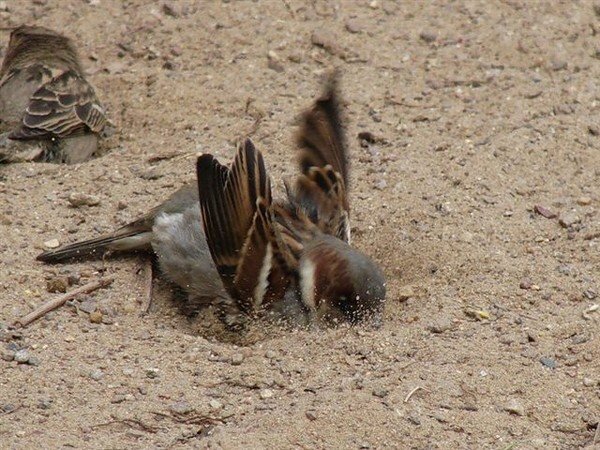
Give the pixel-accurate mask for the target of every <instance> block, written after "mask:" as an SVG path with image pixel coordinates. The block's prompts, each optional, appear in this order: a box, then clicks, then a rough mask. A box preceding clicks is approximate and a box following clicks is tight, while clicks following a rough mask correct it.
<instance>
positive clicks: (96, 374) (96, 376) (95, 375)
mask: <svg viewBox="0 0 600 450" xmlns="http://www.w3.org/2000/svg"><path fill="white" fill-rule="evenodd" d="M89 376H90V378H91V379H92V380H94V381H100V380H101V379H102V378H103V377H104V372H102V371H101V370H100V369H94V370H92V371H91V372H90V374H89Z"/></svg>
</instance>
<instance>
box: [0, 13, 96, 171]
mask: <svg viewBox="0 0 600 450" xmlns="http://www.w3.org/2000/svg"><path fill="white" fill-rule="evenodd" d="M106 122H107V119H106V116H105V113H104V109H103V108H102V106H101V104H100V102H99V101H98V98H97V97H96V93H95V92H94V89H93V88H92V86H91V85H90V84H89V83H88V82H87V80H86V79H85V77H84V75H83V68H82V66H81V63H80V61H79V57H78V55H77V51H76V49H75V46H74V45H73V42H72V41H71V40H70V39H69V38H67V37H65V36H62V35H61V34H59V33H56V32H55V31H52V30H49V29H47V28H43V27H33V26H26V25H23V26H20V27H18V28H16V29H14V30H13V31H12V33H11V35H10V41H9V44H8V50H7V52H6V56H5V58H4V61H3V63H2V66H1V67H0V131H8V132H9V135H8V137H9V138H10V139H13V140H21V141H24V140H37V141H42V142H43V143H44V144H45V145H44V148H45V152H44V153H43V154H42V155H41V157H40V158H39V159H42V160H46V161H58V162H67V163H76V162H82V161H85V160H86V159H88V158H89V157H90V156H91V155H92V154H93V153H94V152H96V150H97V145H98V134H99V133H100V132H101V131H102V130H103V128H104V126H105V124H106Z"/></svg>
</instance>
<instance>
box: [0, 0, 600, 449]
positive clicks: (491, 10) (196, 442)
mask: <svg viewBox="0 0 600 450" xmlns="http://www.w3.org/2000/svg"><path fill="white" fill-rule="evenodd" d="M145 3H146V2H143V1H139V0H127V1H120V0H87V1H82V0H51V1H48V0H33V1H29V0H27V1H26V0H23V1H16V0H9V1H0V24H1V25H2V26H12V25H18V24H21V23H29V24H32V23H37V24H40V25H44V26H48V27H51V28H55V29H58V30H63V31H64V33H66V34H67V35H69V36H71V37H73V38H75V39H76V40H77V42H78V46H79V48H80V52H81V55H82V58H83V61H84V65H85V66H86V68H87V69H88V73H89V79H90V80H91V82H92V83H93V84H94V85H95V86H96V88H97V91H98V94H99V97H100V98H101V100H102V101H103V102H104V104H105V105H106V106H107V109H108V111H109V116H110V118H111V119H112V121H113V122H114V123H115V125H116V128H117V131H116V132H115V134H114V135H112V136H110V137H108V139H106V140H105V141H104V142H103V144H102V145H103V148H102V151H103V154H102V155H101V156H100V157H99V158H96V159H94V160H92V161H90V162H87V163H85V164H81V165H76V166H60V165H53V164H41V163H37V164H36V163H22V164H13V165H10V166H3V167H0V236H1V239H0V341H2V342H0V351H1V356H2V359H1V360H0V447H2V448H7V449H8V448H10V449H13V448H14V449H29V448H66V447H72V448H98V449H100V448H224V449H250V448H251V449H263V448H264V449H279V448H281V449H287V448H305V449H321V448H322V449H333V448H340V449H357V448H362V449H383V448H406V449H498V450H503V449H504V450H508V449H578V448H586V449H588V450H590V449H598V448H600V431H598V420H599V419H600V310H595V309H596V308H597V307H598V306H597V305H598V303H600V248H599V247H600V136H599V134H600V96H599V92H600V91H599V87H598V80H599V79H600V62H599V58H600V37H599V35H598V33H600V6H596V8H595V7H594V6H595V5H594V3H592V2H586V1H561V2H559V1H548V2H541V1H540V2H538V1H535V2H529V1H526V0H522V1H518V0H511V1H509V0H506V1H496V2H488V1H484V0H482V1H435V2H434V1H432V2H420V1H414V2H411V1H405V2H393V1H383V0H373V1H362V0H361V1H355V2H354V1H350V0H348V1H345V0H344V1H312V2H311V1H300V0H265V1H260V2H258V1H227V2H226V1H204V2H189V3H187V2H186V3H185V4H184V3H183V2H181V3H177V2H171V3H168V4H166V6H165V4H164V3H162V2H153V3H152V4H150V5H148V4H145ZM0 38H1V42H2V44H0V45H1V46H0V51H1V52H2V54H3V52H4V49H5V47H6V43H7V41H8V32H7V31H0ZM333 66H335V67H337V68H339V70H340V72H341V74H342V84H341V88H342V92H343V96H344V99H345V105H344V113H345V117H346V123H347V133H348V138H349V139H348V140H349V144H350V147H351V152H352V161H353V166H352V187H351V194H352V205H353V210H352V220H353V241H354V242H355V244H356V245H357V246H358V247H359V248H361V249H363V250H365V251H366V252H368V253H369V254H370V255H372V256H373V257H374V258H375V259H376V260H377V261H379V262H380V263H381V265H382V267H383V268H384V271H385V273H386V276H387V279H388V299H387V305H386V314H385V323H384V325H383V327H382V328H381V329H379V330H372V329H368V328H366V327H358V328H340V329H334V330H329V331H312V332H309V331H287V330H283V329H273V328H269V327H265V326H264V325H263V324H256V325H255V327H253V329H251V330H250V331H249V332H248V333H247V334H246V335H244V336H237V337H236V336H229V335H226V334H223V333H221V332H219V331H218V327H217V326H216V319H214V317H213V316H212V315H211V314H210V313H209V312H207V313H206V314H203V315H202V316H201V317H196V318H188V317H186V316H185V315H183V314H182V313H181V310H180V308H179V304H178V302H177V301H176V300H175V298H176V295H174V293H173V292H172V290H171V287H170V286H169V285H168V284H167V283H166V282H164V281H161V280H156V281H155V283H154V300H153V305H152V308H151V309H150V312H149V314H147V315H145V316H143V317H141V316H140V311H141V308H142V303H143V302H144V299H145V298H146V291H147V289H146V284H147V283H146V280H147V273H145V270H146V269H144V267H145V264H146V263H145V262H146V261H148V258H144V257H143V256H139V255H138V256H131V257H125V258H108V259H106V260H104V261H86V262H79V263H71V264H66V265H58V266H46V265H43V264H41V263H38V262H36V261H35V259H34V258H35V256H36V255H37V254H38V253H39V252H40V251H41V250H42V249H43V248H44V243H46V242H48V241H51V240H53V239H58V240H59V242H60V243H67V242H72V241H75V240H78V239H83V238H88V237H92V236H95V235H97V234H98V233H100V232H107V231H110V230H112V229H114V228H115V227H117V226H120V225H123V224H125V223H127V222H128V221H130V220H132V219H135V218H137V217H138V216H139V215H141V214H142V213H144V212H145V211H147V210H148V209H149V208H150V207H152V206H154V205H156V204H157V203H159V202H160V201H162V200H163V199H165V198H166V197H167V196H168V195H169V194H170V193H171V192H172V191H174V190H175V189H176V188H177V187H179V186H180V185H182V184H183V183H184V182H186V181H188V180H190V179H192V178H193V175H194V166H193V164H194V156H195V154H196V153H197V152H199V151H202V152H211V153H215V154H217V155H218V156H219V157H220V158H222V159H223V160H229V158H230V157H231V155H232V154H233V151H234V148H235V141H236V140H237V139H238V138H240V137H241V136H244V135H246V134H250V135H251V136H252V138H253V140H254V142H255V143H256V145H257V147H258V148H260V149H261V150H262V151H263V152H264V154H265V158H266V160H267V163H268V166H269V169H270V171H271V174H272V176H273V179H274V181H275V182H276V188H277V189H278V190H279V192H282V184H281V180H282V178H283V177H284V176H289V175H290V174H292V173H293V171H294V170H295V167H294V164H293V133H294V131H295V128H294V124H295V121H296V118H297V115H298V113H299V112H300V111H302V109H303V108H306V107H307V106H308V105H310V103H311V101H312V99H314V98H315V96H316V95H318V93H319V92H320V89H321V87H320V80H321V75H322V73H323V72H324V71H325V70H326V69H328V68H330V67H333ZM360 132H370V133H372V135H373V136H374V137H375V138H376V142H375V143H372V144H368V145H367V144H364V143H363V144H364V145H361V142H359V139H358V137H357V136H358V133H360ZM73 192H76V193H85V194H92V195H95V196H97V197H98V198H99V199H100V204H99V205H97V206H90V207H87V206H85V207H80V208H73V207H72V206H70V204H69V202H68V201H67V197H68V196H69V194H71V193H73ZM536 206H537V207H538V208H537V211H536ZM552 213H554V214H558V217H552V216H553V214H552ZM545 216H550V217H549V218H548V217H545ZM100 273H103V274H105V275H111V276H114V277H115V279H116V281H115V282H114V284H113V285H112V286H110V287H109V288H107V289H104V290H100V291H97V292H95V293H93V294H91V295H89V296H84V297H82V298H79V299H78V300H77V301H75V302H72V303H70V304H68V305H65V306H64V307H62V308H60V309H58V310H56V311H55V312H52V313H50V314H48V315H47V316H46V317H44V318H43V319H41V320H39V321H37V322H35V323H33V324H32V325H30V326H29V327H27V328H25V329H22V330H13V329H11V328H10V324H11V323H12V322H13V320H15V319H16V318H17V317H19V316H21V315H23V314H26V313H28V312H29V311H31V310H32V309H33V308H34V307H35V306H36V305H39V304H41V303H42V302H44V301H46V300H48V299H50V298H53V297H55V296H57V295H59V294H54V293H49V292H48V291H47V282H48V281H52V280H54V279H56V278H57V277H58V278H60V277H65V276H68V277H69V278H70V279H71V281H74V282H75V283H76V284H77V283H79V284H84V283H85V282H88V281H91V280H95V279H97V278H99V276H100ZM75 287H76V286H73V287H70V288H69V289H74V288H75ZM594 305H595V306H594ZM99 318H100V319H101V321H102V323H93V322H97V321H98V320H99ZM14 358H17V359H19V360H20V361H22V362H17V361H16V360H14ZM24 361H28V362H24Z"/></svg>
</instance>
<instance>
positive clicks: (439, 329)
mask: <svg viewBox="0 0 600 450" xmlns="http://www.w3.org/2000/svg"><path fill="white" fill-rule="evenodd" d="M452 326H453V324H452V320H450V319H449V318H447V317H445V318H441V319H438V320H436V321H435V322H432V323H430V324H429V326H428V327H427V328H428V329H429V331H431V332H432V333H435V334H440V333H443V332H444V331H448V330H451V329H452Z"/></svg>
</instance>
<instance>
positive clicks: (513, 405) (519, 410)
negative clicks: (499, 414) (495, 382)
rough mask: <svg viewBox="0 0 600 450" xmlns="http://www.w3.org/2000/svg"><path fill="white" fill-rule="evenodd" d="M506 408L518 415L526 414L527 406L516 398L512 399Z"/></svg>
mask: <svg viewBox="0 0 600 450" xmlns="http://www.w3.org/2000/svg"><path fill="white" fill-rule="evenodd" d="M504 410H505V411H508V412H509V413H510V414H514V415H516V416H524V415H525V407H524V406H523V405H522V404H521V403H520V402H519V401H518V400H516V399H511V400H509V401H508V403H506V405H504Z"/></svg>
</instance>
